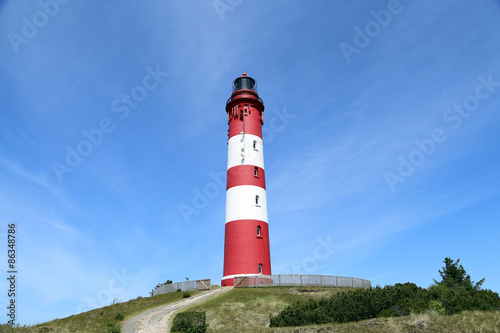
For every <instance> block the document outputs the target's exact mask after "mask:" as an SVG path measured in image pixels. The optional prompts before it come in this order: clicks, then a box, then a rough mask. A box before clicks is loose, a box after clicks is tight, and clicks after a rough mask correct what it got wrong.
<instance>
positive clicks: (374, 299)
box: [270, 258, 500, 327]
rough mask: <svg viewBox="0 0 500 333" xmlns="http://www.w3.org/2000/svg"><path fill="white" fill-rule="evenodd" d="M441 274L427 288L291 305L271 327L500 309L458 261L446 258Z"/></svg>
mask: <svg viewBox="0 0 500 333" xmlns="http://www.w3.org/2000/svg"><path fill="white" fill-rule="evenodd" d="M444 263H445V267H443V270H442V271H441V270H440V271H439V273H440V274H441V277H442V281H440V282H437V281H435V283H434V285H432V286H430V287H429V288H428V289H424V288H421V287H418V286H417V285H415V284H413V283H405V284H396V285H394V286H385V287H384V288H381V287H379V286H377V287H376V288H370V289H357V290H353V291H349V292H342V293H339V294H338V295H334V296H332V297H330V298H324V299H319V300H309V301H306V302H299V303H296V304H294V305H291V306H288V307H287V308H286V309H284V310H283V311H281V312H280V313H279V314H277V315H275V316H271V318H270V325H271V326H272V327H283V326H303V325H315V324H325V323H347V322H354V321H359V320H364V319H370V318H377V317H396V316H405V315H409V314H411V313H422V312H425V311H428V310H435V311H437V312H438V313H440V314H448V315H449V314H455V313H459V312H462V311H467V310H481V311H495V310H497V311H498V310H500V296H499V295H498V294H497V293H495V292H493V291H491V290H482V289H481V285H482V283H483V282H484V279H482V280H481V281H480V282H478V283H474V282H472V281H471V278H470V276H469V275H468V274H467V273H466V271H465V269H464V268H463V266H462V265H460V266H459V265H458V263H459V260H457V262H454V261H453V260H451V259H450V258H445V260H444Z"/></svg>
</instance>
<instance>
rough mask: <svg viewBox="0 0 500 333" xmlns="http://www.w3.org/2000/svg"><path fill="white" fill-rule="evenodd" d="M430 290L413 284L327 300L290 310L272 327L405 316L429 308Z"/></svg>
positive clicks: (275, 321) (350, 293) (278, 316)
mask: <svg viewBox="0 0 500 333" xmlns="http://www.w3.org/2000/svg"><path fill="white" fill-rule="evenodd" d="M429 302H430V299H429V296H428V294H427V290H425V289H423V288H420V287H418V286H416V285H415V284H413V283H405V284H396V285H394V286H386V287H384V288H381V287H376V288H370V289H356V290H352V291H349V292H342V293H339V294H337V295H334V296H332V297H331V298H328V299H325V298H324V299H320V300H309V301H307V302H302V303H297V304H295V305H293V306H289V307H288V308H286V309H285V310H283V311H282V312H281V313H279V314H278V315H276V316H274V317H272V318H271V326H273V327H278V326H302V325H314V324H326V323H332V322H335V323H347V322H352V321H359V320H363V319H369V318H375V317H394V316H403V315H407V314H409V313H411V312H422V311H424V310H426V309H428V307H429Z"/></svg>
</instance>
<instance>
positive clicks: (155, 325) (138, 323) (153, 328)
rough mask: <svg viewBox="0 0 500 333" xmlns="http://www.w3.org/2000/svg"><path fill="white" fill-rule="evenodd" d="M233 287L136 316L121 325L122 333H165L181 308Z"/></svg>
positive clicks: (203, 294) (215, 290)
mask: <svg viewBox="0 0 500 333" xmlns="http://www.w3.org/2000/svg"><path fill="white" fill-rule="evenodd" d="M232 288H233V287H223V288H218V289H214V290H210V291H207V292H204V293H202V294H199V295H196V296H192V297H189V298H186V299H184V300H182V301H177V302H174V303H170V304H167V305H162V306H159V307H156V308H154V309H150V310H147V311H144V312H142V313H141V314H138V315H137V316H135V317H133V318H131V319H129V320H128V321H127V322H126V323H125V325H123V333H165V332H166V331H167V328H168V325H169V321H170V318H171V317H172V314H173V313H174V312H175V311H177V310H180V309H182V308H185V307H188V306H191V305H194V304H197V303H200V302H203V301H205V300H206V299H208V298H210V297H215V296H216V295H219V294H221V293H223V292H226V291H228V290H231V289H232Z"/></svg>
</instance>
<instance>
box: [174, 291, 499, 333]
mask: <svg viewBox="0 0 500 333" xmlns="http://www.w3.org/2000/svg"><path fill="white" fill-rule="evenodd" d="M342 290H346V289H339V288H319V287H298V288H292V287H282V288H257V289H255V288H236V289H233V290H231V291H228V292H226V293H224V294H222V295H220V296H218V297H217V298H213V299H210V300H208V301H206V302H204V303H202V304H199V305H195V306H192V307H190V308H189V310H188V311H205V312H206V315H207V323H208V324H209V326H208V331H207V332H295V333H301V332H304V333H305V332H325V333H326V332H361V333H364V332H366V333H368V332H375V333H393V332H394V333H396V332H419V333H420V332H422V333H423V332H429V333H430V332H445V333H447V332H450V333H451V332H470V333H476V332H477V333H479V332H481V333H487V332H494V333H500V312H499V311H496V312H481V311H473V312H472V311H466V312H462V313H459V314H455V315H452V316H444V315H439V314H438V313H437V312H435V311H429V312H426V313H422V314H418V315H415V314H412V315H409V316H404V317H396V318H376V319H369V320H364V321H359V322H355V323H346V324H326V325H314V326H304V327H284V328H276V327H272V328H269V327H268V326H269V314H270V313H271V314H273V315H275V314H277V313H278V312H280V311H281V310H282V309H284V308H286V307H287V306H288V305H290V304H293V303H295V302H297V301H300V300H307V299H309V298H318V297H328V296H330V295H333V294H335V293H338V292H339V291H342ZM186 310H187V309H186ZM186 310H182V311H186ZM182 311H181V312H182Z"/></svg>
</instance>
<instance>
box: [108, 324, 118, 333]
mask: <svg viewBox="0 0 500 333" xmlns="http://www.w3.org/2000/svg"><path fill="white" fill-rule="evenodd" d="M120 332H121V329H120V327H118V326H117V325H116V324H113V323H109V324H108V333H120Z"/></svg>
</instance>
